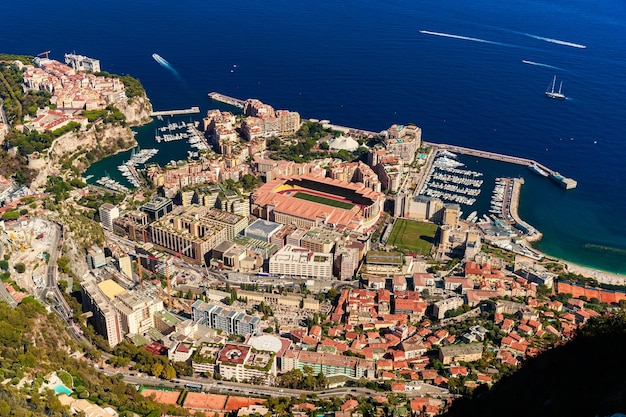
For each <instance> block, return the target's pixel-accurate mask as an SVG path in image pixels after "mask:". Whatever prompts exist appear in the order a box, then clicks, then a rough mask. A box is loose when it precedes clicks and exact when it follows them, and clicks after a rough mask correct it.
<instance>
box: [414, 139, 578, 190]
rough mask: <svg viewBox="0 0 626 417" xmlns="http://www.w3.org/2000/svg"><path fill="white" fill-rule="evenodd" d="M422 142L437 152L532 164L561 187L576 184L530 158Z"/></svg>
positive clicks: (569, 187) (529, 165) (574, 181)
mask: <svg viewBox="0 0 626 417" xmlns="http://www.w3.org/2000/svg"><path fill="white" fill-rule="evenodd" d="M424 144H425V145H429V146H433V147H434V148H435V149H436V150H437V152H441V151H447V152H456V153H459V154H463V155H470V156H476V157H479V158H486V159H493V160H494V161H501V162H507V163H509V164H515V165H523V166H526V167H529V169H532V168H530V167H531V166H533V167H536V168H539V170H541V171H543V172H545V173H547V174H548V176H549V177H550V178H551V179H552V180H554V181H555V182H556V183H558V184H559V185H560V186H561V187H563V188H565V189H566V190H571V189H573V188H576V186H577V185H578V183H577V182H576V180H574V179H572V178H567V177H564V176H563V175H561V174H559V173H558V172H556V171H554V170H552V169H550V168H548V167H546V166H545V165H542V164H540V163H538V162H536V161H533V160H532V159H527V158H520V157H517V156H510V155H504V154H501V153H496V152H489V151H481V150H478V149H471V148H465V147H462V146H455V145H447V144H440V143H427V142H424ZM444 156H445V155H444ZM539 175H542V174H541V173H539Z"/></svg>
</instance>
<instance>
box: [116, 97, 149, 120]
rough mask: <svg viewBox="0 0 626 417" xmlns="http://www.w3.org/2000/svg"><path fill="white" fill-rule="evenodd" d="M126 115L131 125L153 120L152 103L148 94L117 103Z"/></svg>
mask: <svg viewBox="0 0 626 417" xmlns="http://www.w3.org/2000/svg"><path fill="white" fill-rule="evenodd" d="M115 107H117V108H118V109H120V111H121V112H122V113H124V116H126V123H127V124H128V125H129V126H141V125H145V124H147V123H150V122H151V121H152V118H151V117H150V113H151V112H152V103H150V99H148V97H146V95H145V94H144V95H142V96H137V97H133V98H131V99H130V100H129V101H128V102H121V103H117V104H116V105H115Z"/></svg>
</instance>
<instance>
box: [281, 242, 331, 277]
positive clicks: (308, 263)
mask: <svg viewBox="0 0 626 417" xmlns="http://www.w3.org/2000/svg"><path fill="white" fill-rule="evenodd" d="M269 272H270V274H272V275H284V276H290V277H298V278H322V279H324V278H325V279H330V278H332V276H333V254H332V253H321V252H311V251H310V250H308V249H305V248H301V247H297V246H292V245H287V246H285V247H283V248H282V249H280V250H279V251H278V252H276V254H274V256H272V257H271V258H270V261H269Z"/></svg>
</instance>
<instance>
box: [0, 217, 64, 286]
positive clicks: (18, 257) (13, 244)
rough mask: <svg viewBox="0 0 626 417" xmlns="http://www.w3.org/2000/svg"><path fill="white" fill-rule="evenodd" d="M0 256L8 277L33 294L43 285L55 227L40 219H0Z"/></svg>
mask: <svg viewBox="0 0 626 417" xmlns="http://www.w3.org/2000/svg"><path fill="white" fill-rule="evenodd" d="M0 229H1V230H2V232H1V233H0V256H2V258H3V259H4V260H7V261H8V267H9V268H8V271H9V272H10V274H11V277H10V279H11V280H13V281H14V282H15V284H16V285H17V286H18V287H19V288H21V289H23V290H26V291H28V292H29V293H31V294H33V295H38V294H40V293H41V291H42V290H43V289H44V288H45V287H46V277H47V268H48V260H49V259H50V254H51V251H53V250H55V246H56V240H57V239H58V236H57V228H56V226H55V225H54V224H53V223H50V222H48V221H46V220H43V219H39V218H37V219H32V220H24V221H14V222H0Z"/></svg>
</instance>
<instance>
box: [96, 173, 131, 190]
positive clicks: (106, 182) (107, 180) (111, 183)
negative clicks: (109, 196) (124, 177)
mask: <svg viewBox="0 0 626 417" xmlns="http://www.w3.org/2000/svg"><path fill="white" fill-rule="evenodd" d="M96 184H98V185H101V186H102V187H104V188H108V189H109V190H112V191H115V192H119V193H127V192H128V191H129V189H128V187H126V186H124V185H122V184H120V183H119V182H118V181H116V180H114V179H112V178H111V177H109V176H104V177H102V178H99V179H97V180H96Z"/></svg>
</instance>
